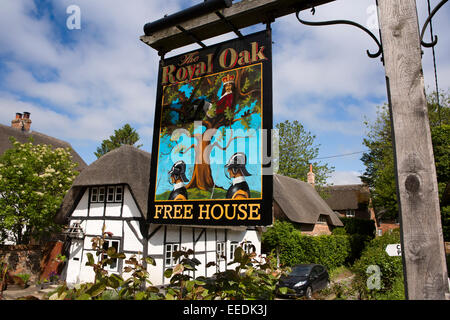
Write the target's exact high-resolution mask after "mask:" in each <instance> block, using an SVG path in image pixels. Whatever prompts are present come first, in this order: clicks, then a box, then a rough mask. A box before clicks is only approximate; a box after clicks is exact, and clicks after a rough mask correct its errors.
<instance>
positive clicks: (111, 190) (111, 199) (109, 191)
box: [106, 186, 115, 202]
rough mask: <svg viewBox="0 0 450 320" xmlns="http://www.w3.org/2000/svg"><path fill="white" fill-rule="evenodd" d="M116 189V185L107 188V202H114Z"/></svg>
mask: <svg viewBox="0 0 450 320" xmlns="http://www.w3.org/2000/svg"><path fill="white" fill-rule="evenodd" d="M114 189H115V187H113V186H110V187H108V188H107V194H106V201H107V202H114Z"/></svg>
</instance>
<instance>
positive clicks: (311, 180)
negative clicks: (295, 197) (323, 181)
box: [307, 164, 315, 187]
mask: <svg viewBox="0 0 450 320" xmlns="http://www.w3.org/2000/svg"><path fill="white" fill-rule="evenodd" d="M307 181H308V183H309V184H310V185H312V186H313V187H314V185H315V174H314V172H313V171H312V164H310V165H309V172H308V174H307Z"/></svg>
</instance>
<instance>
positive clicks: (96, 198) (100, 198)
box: [91, 186, 123, 203]
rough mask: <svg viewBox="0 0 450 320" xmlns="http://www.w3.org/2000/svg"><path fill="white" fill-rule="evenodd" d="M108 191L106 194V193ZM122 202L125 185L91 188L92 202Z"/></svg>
mask: <svg viewBox="0 0 450 320" xmlns="http://www.w3.org/2000/svg"><path fill="white" fill-rule="evenodd" d="M105 191H106V195H105ZM105 196H106V202H122V199H123V186H107V187H94V188H91V202H98V203H103V202H104V201H105Z"/></svg>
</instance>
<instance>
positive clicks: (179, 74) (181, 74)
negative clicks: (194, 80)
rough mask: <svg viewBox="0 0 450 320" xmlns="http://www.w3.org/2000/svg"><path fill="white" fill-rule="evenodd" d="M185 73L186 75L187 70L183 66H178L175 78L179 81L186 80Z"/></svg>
mask: <svg viewBox="0 0 450 320" xmlns="http://www.w3.org/2000/svg"><path fill="white" fill-rule="evenodd" d="M187 75H188V72H187V70H186V68H185V67H182V68H180V69H178V70H177V74H176V76H177V80H178V81H180V82H181V81H184V80H186V78H187Z"/></svg>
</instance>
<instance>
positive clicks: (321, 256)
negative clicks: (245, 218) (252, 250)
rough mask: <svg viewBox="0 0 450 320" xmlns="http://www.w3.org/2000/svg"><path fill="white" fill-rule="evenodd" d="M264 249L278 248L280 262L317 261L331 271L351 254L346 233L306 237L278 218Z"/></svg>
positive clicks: (264, 238)
mask: <svg viewBox="0 0 450 320" xmlns="http://www.w3.org/2000/svg"><path fill="white" fill-rule="evenodd" d="M262 243H263V248H264V250H266V251H267V252H269V251H270V250H275V251H276V252H277V253H278V255H279V259H280V263H281V264H283V265H285V266H293V265H295V264H301V263H317V264H321V265H324V266H326V267H327V268H328V269H329V270H330V269H334V268H336V267H339V266H341V265H343V264H344V263H345V262H346V261H347V260H348V259H349V257H350V256H351V250H352V247H351V241H350V237H349V236H346V235H321V236H307V235H303V234H301V232H300V231H299V230H296V229H295V228H294V227H293V225H292V224H291V223H289V222H279V221H276V222H275V223H274V225H273V227H271V228H269V229H268V230H267V232H265V233H264V234H263V238H262Z"/></svg>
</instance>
